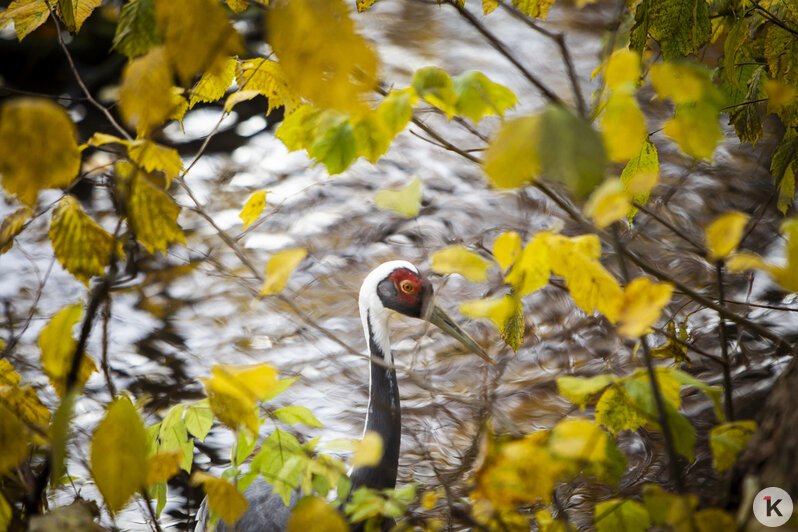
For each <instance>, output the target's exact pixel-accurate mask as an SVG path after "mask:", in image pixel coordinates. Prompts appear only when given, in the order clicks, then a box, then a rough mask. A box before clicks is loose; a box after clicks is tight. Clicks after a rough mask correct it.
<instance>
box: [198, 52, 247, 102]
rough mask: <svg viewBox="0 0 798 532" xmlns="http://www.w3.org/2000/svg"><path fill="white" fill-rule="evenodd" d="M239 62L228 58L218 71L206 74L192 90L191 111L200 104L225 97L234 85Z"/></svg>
mask: <svg viewBox="0 0 798 532" xmlns="http://www.w3.org/2000/svg"><path fill="white" fill-rule="evenodd" d="M237 67H238V61H236V59H235V58H234V57H228V58H227V59H225V60H224V62H223V63H222V66H221V68H219V69H218V70H217V71H208V72H205V73H204V74H203V75H202V77H201V78H200V80H199V81H198V82H197V84H196V85H194V88H193V89H191V97H190V98H189V100H188V107H189V109H191V108H192V107H194V106H195V105H196V104H197V103H199V102H215V101H216V100H218V99H220V98H221V97H222V96H224V95H225V93H226V92H227V89H229V88H230V85H232V84H233V80H234V79H235V75H236V68H237Z"/></svg>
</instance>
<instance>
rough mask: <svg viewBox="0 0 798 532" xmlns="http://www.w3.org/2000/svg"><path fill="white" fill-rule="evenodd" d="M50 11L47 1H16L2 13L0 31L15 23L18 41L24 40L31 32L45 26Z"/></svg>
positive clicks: (0, 14)
mask: <svg viewBox="0 0 798 532" xmlns="http://www.w3.org/2000/svg"><path fill="white" fill-rule="evenodd" d="M49 16H50V10H49V9H47V3H46V2H45V0H14V1H13V2H11V3H10V4H8V8H7V9H6V10H5V11H3V12H2V13H0V29H3V28H4V27H5V26H6V25H8V24H9V23H11V22H14V30H15V31H16V32H17V39H19V40H20V41H21V40H22V39H24V38H25V37H26V36H27V35H28V34H29V33H30V32H32V31H33V30H35V29H36V28H38V27H39V26H41V25H42V24H44V21H45V20H47V17H49Z"/></svg>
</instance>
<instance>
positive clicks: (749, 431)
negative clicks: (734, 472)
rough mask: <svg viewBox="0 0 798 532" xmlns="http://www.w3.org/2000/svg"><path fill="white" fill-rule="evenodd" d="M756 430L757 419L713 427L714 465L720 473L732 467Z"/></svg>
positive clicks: (710, 438) (711, 442)
mask: <svg viewBox="0 0 798 532" xmlns="http://www.w3.org/2000/svg"><path fill="white" fill-rule="evenodd" d="M754 432H756V422H755V421H731V422H729V423H724V424H722V425H718V426H717V427H712V430H711V431H710V432H709V446H710V448H711V449H712V467H714V468H715V470H716V471H717V472H718V473H723V472H724V471H727V470H729V469H731V467H732V466H733V465H734V462H736V461H737V455H738V454H740V451H742V450H743V449H744V448H745V444H746V443H748V440H749V439H750V438H751V436H753V435H754Z"/></svg>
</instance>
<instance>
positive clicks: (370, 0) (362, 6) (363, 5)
mask: <svg viewBox="0 0 798 532" xmlns="http://www.w3.org/2000/svg"><path fill="white" fill-rule="evenodd" d="M377 2H379V0H357V12H358V13H362V12H364V11H365V10H367V9H368V8H370V7H371V6H373V5H374V4H375V3H377Z"/></svg>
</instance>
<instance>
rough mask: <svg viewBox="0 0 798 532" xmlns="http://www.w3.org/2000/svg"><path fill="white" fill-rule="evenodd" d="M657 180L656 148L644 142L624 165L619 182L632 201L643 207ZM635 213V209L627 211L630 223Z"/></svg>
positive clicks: (657, 160) (657, 159)
mask: <svg viewBox="0 0 798 532" xmlns="http://www.w3.org/2000/svg"><path fill="white" fill-rule="evenodd" d="M658 180H659V158H658V157H657V148H656V147H655V146H654V145H653V144H651V143H650V142H648V141H646V142H644V143H643V146H642V148H641V150H640V153H638V154H637V155H636V156H635V157H632V159H631V160H630V161H629V162H628V163H627V164H626V166H625V167H624V169H623V172H621V182H623V184H624V187H625V188H626V191H627V192H628V193H629V194H630V195H631V196H632V201H634V202H636V203H639V204H641V205H645V204H646V202H648V196H649V194H650V193H651V189H652V188H654V187H655V186H656V184H657V181H658ZM636 213H637V207H631V208H630V209H629V221H630V222H631V221H632V219H633V218H634V215H635V214H636Z"/></svg>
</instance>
